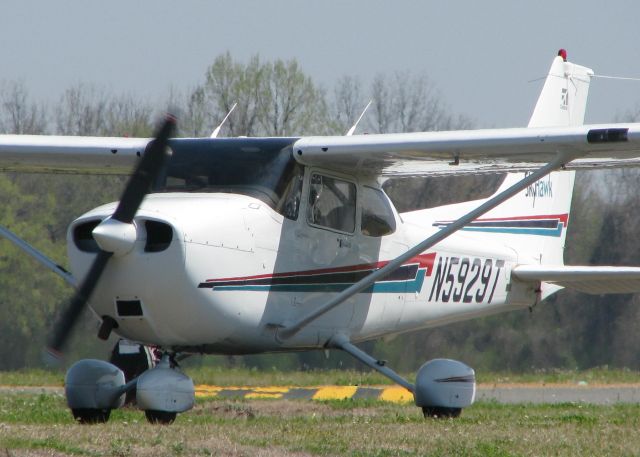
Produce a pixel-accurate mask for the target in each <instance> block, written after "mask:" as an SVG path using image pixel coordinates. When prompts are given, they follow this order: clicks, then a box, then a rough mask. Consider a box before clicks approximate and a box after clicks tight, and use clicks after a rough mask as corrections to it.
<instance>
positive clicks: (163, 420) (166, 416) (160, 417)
mask: <svg viewBox="0 0 640 457" xmlns="http://www.w3.org/2000/svg"><path fill="white" fill-rule="evenodd" d="M144 415H145V416H146V418H147V420H148V421H149V423H151V424H161V425H169V424H173V421H174V420H176V415H177V413H173V412H169V411H157V410H154V409H148V410H146V411H145V412H144Z"/></svg>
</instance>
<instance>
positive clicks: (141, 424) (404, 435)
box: [0, 394, 640, 457]
mask: <svg viewBox="0 0 640 457" xmlns="http://www.w3.org/2000/svg"><path fill="white" fill-rule="evenodd" d="M639 426H640V405H614V406H592V405H583V404H560V405H501V404H498V403H495V402H480V403H477V404H475V405H473V406H472V407H470V408H467V409H466V410H465V411H464V412H463V414H462V416H461V417H460V418H459V419H454V420H452V419H448V420H434V419H428V420H425V419H424V418H423V417H422V414H421V412H420V410H419V409H418V408H416V407H414V406H412V405H396V404H391V403H383V402H379V401H373V400H356V401H353V400H345V401H328V402H312V401H285V400H222V399H220V400H206V401H198V403H197V405H196V407H195V408H194V410H192V411H190V412H188V413H185V414H181V415H179V416H178V419H177V420H176V422H175V423H174V424H173V425H171V426H157V425H156V426H153V425H149V424H147V423H146V421H145V419H144V416H143V414H142V413H141V412H140V411H137V410H135V409H123V410H117V411H114V412H113V413H112V416H111V420H110V421H109V423H107V424H102V425H92V426H81V425H78V424H75V423H74V422H73V420H72V419H71V415H70V413H69V412H68V410H67V409H66V406H65V402H64V398H63V397H62V396H59V395H29V394H6V395H4V397H2V398H0V455H3V454H2V451H3V450H4V449H7V455H14V454H18V455H23V453H24V454H29V455H30V453H33V454H35V455H40V453H41V452H44V453H55V455H86V456H112V455H113V456H137V455H143V456H144V455H149V456H151V455H153V456H156V455H158V456H183V455H184V456H192V455H194V456H200V455H201V456H209V455H247V456H249V455H265V456H282V455H284V456H287V455H300V454H302V455H321V456H323V455H345V456H354V457H359V456H422V455H463V456H520V455H522V456H527V455H536V456H537V455H634V454H637V453H638V449H640V434H638V433H637V430H638V427H639Z"/></svg>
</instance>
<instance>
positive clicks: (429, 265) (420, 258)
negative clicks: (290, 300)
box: [205, 252, 436, 282]
mask: <svg viewBox="0 0 640 457" xmlns="http://www.w3.org/2000/svg"><path fill="white" fill-rule="evenodd" d="M435 258H436V253H435V252H431V253H429V254H420V255H417V256H415V257H413V258H412V259H411V260H409V261H408V262H407V263H405V264H403V266H404V265H412V264H416V263H417V264H418V265H419V267H420V268H426V272H425V276H431V273H432V271H433V263H434V260H435ZM388 263H389V261H388V260H387V261H383V262H376V263H364V264H359V265H349V266H345V267H337V268H321V269H317V270H304V271H290V272H286V273H272V274H262V275H254V276H238V277H235V278H216V279H207V280H206V281H205V282H218V281H246V280H251V279H267V278H286V277H293V276H309V275H318V274H328V273H348V272H351V271H360V270H377V269H379V268H382V267H384V266H385V265H386V264H388Z"/></svg>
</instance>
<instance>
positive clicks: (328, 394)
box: [195, 384, 413, 403]
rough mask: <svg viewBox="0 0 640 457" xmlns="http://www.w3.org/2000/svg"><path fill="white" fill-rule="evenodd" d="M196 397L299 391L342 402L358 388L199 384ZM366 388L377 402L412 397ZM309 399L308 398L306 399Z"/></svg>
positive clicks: (399, 390) (276, 394) (282, 395)
mask: <svg viewBox="0 0 640 457" xmlns="http://www.w3.org/2000/svg"><path fill="white" fill-rule="evenodd" d="M195 388H196V397H199V398H213V397H217V396H218V395H219V394H220V392H221V391H227V392H229V391H231V392H233V391H237V392H238V394H239V395H241V396H243V397H244V398H247V399H249V398H286V397H285V395H286V394H287V393H288V392H289V391H291V389H301V390H304V391H308V392H309V395H310V396H311V399H312V400H344V399H350V398H352V397H353V396H354V395H355V394H356V392H357V391H358V389H359V388H360V387H359V386H308V387H292V386H261V387H256V386H210V385H205V384H200V385H197V386H195ZM367 388H373V389H377V390H378V391H379V392H380V394H379V396H378V399H379V400H382V401H388V402H393V403H406V402H411V401H413V395H412V394H411V392H409V391H408V390H407V389H405V388H404V387H398V386H393V387H387V386H372V387H367ZM306 398H309V397H306Z"/></svg>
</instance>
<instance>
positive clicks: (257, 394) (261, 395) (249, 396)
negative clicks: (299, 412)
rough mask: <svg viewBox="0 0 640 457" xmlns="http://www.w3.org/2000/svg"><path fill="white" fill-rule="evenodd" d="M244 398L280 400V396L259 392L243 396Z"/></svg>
mask: <svg viewBox="0 0 640 457" xmlns="http://www.w3.org/2000/svg"><path fill="white" fill-rule="evenodd" d="M244 398H282V394H281V393H279V394H268V393H261V392H253V393H250V394H247V395H245V396H244Z"/></svg>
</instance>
